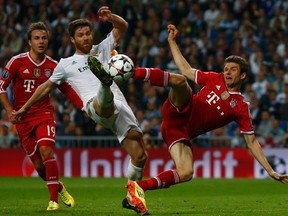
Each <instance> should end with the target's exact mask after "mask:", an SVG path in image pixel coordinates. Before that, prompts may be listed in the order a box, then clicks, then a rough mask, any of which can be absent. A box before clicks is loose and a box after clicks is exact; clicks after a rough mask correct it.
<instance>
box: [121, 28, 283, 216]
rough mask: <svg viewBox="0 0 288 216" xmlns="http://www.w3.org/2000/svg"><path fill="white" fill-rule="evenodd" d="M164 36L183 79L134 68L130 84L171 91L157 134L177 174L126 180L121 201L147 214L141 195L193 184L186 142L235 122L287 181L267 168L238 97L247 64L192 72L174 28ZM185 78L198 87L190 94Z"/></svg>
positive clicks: (256, 152) (231, 62)
mask: <svg viewBox="0 0 288 216" xmlns="http://www.w3.org/2000/svg"><path fill="white" fill-rule="evenodd" d="M168 31H169V37H168V42H169V45H170V48H171V51H172V54H173V58H174V60H175V63H176V65H177V67H178V68H179V69H180V71H181V73H182V75H184V76H182V75H179V74H173V73H171V74H170V73H167V72H165V71H162V70H160V69H157V68H136V69H135V73H134V79H142V80H146V81H149V82H150V83H151V84H152V85H156V86H170V87H171V90H170V93H169V98H168V99H167V100H166V101H165V103H164V105H163V108H162V112H163V122H162V127H161V132H162V136H163V138H164V141H165V143H167V145H168V146H169V153H170V155H171V157H172V159H173V161H174V163H175V166H176V169H175V170H167V171H164V172H162V173H160V174H159V175H157V176H156V177H153V178H150V179H147V180H142V181H137V182H136V181H129V182H128V184H127V190H128V195H127V197H126V199H124V200H123V202H126V203H128V204H129V205H130V208H131V209H133V210H135V211H136V212H137V213H140V214H141V215H146V214H147V212H148V210H147V207H146V204H145V197H144V196H145V195H144V192H145V191H147V190H154V189H160V188H168V187H170V186H171V185H174V184H178V183H182V182H186V181H190V180H191V179H192V176H193V151H192V150H191V142H190V140H191V139H193V138H195V137H197V136H198V135H200V134H202V133H205V132H207V131H210V130H212V129H215V128H219V127H222V126H224V125H226V124H228V123H229V122H232V121H235V122H237V124H238V125H239V128H240V130H241V132H242V134H243V135H244V138H245V141H246V143H247V146H248V148H249V150H250V151H251V153H252V155H253V156H254V157H255V158H256V160H257V161H258V162H259V163H260V164H261V165H262V166H263V168H264V169H265V170H266V171H267V173H268V174H269V175H270V176H271V177H272V178H273V179H275V180H277V181H280V182H282V183H286V182H288V175H279V174H278V173H276V172H275V171H274V170H273V169H272V168H271V166H270V165H269V163H268V161H267V159H266V157H265V156H264V153H263V151H262V149H261V147H260V145H259V143H258V141H257V140H256V138H255V135H254V131H253V127H252V124H251V120H250V114H249V107H248V104H247V102H245V101H244V98H243V96H242V95H241V93H240V86H241V84H242V83H243V81H244V80H245V78H246V77H247V73H248V63H247V61H246V60H245V59H243V58H241V57H239V56H229V57H228V58H226V59H225V64H224V72H223V73H214V72H206V73H203V72H202V71H200V70H197V69H195V68H192V67H191V66H190V65H189V64H188V62H187V61H186V60H185V58H184V57H183V56H182V54H181V52H180V50H179V48H178V46H177V44H176V42H175V38H176V35H177V33H178V30H177V29H176V28H175V26H174V25H168ZM186 79H190V80H192V81H194V82H195V83H197V84H199V85H201V86H203V88H202V89H201V91H200V92H199V93H198V94H196V95H193V94H192V90H191V88H190V87H189V85H188V83H187V81H186Z"/></svg>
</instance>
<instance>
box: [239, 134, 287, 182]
mask: <svg viewBox="0 0 288 216" xmlns="http://www.w3.org/2000/svg"><path fill="white" fill-rule="evenodd" d="M244 138H245V141H246V143H247V146H248V148H249V150H250V152H251V153H252V155H253V156H254V158H255V159H256V160H257V161H258V162H259V163H260V164H261V165H262V167H263V168H264V169H265V170H266V172H267V173H268V174H269V175H270V176H271V177H272V178H273V179H275V180H277V181H280V182H282V183H287V182H288V175H279V174H278V173H276V172H275V171H274V170H273V169H272V167H271V166H270V164H269V162H268V161H267V159H266V157H265V155H264V152H263V150H262V148H261V146H260V144H259V142H258V141H257V139H256V137H255V135H254V134H244Z"/></svg>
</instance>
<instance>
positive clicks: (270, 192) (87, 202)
mask: <svg viewBox="0 0 288 216" xmlns="http://www.w3.org/2000/svg"><path fill="white" fill-rule="evenodd" d="M61 180H62V181H63V182H64V183H65V185H66V187H67V189H68V190H69V192H70V193H71V194H72V195H73V196H74V198H75V201H76V206H75V207H74V208H68V207H66V206H65V205H64V204H62V203H61V202H60V209H59V210H58V211H52V212H51V211H49V212H48V211H46V208H47V206H48V201H49V200H48V199H49V196H48V190H47V188H46V185H45V183H44V182H43V181H42V180H41V179H40V178H21V177H19V178H12V177H1V178H0V183H1V187H0V215H1V216H3V215H9V216H16V215H19V216H20V215H21V216H24V215H27V216H28V215H29V216H40V215H45V216H46V215H49V216H51V215H53V216H70V215H71V216H78V215H79V216H92V215H95V216H102V215H107V216H109V215H111V216H112V215H117V216H121V215H125V216H130V215H131V216H133V215H137V214H136V213H134V212H133V211H131V210H126V209H123V208H122V206H121V202H122V199H123V198H124V197H125V195H126V189H125V183H126V179H124V178H120V179H116V178H110V179H105V178H61ZM146 202H147V206H148V209H149V210H150V212H151V214H152V215H181V216H184V215H185V216H186V215H187V216H188V215H192V216H196V215H197V216H214V215H215V216H223V215H225V216H228V215H229V216H234V215H241V216H244V215H247V216H252V215H253V216H254V215H255V216H261V215H263V216H283V215H287V214H288V184H286V185H285V184H281V183H279V182H276V181H273V180H271V179H265V180H255V179H193V180H192V181H190V182H188V183H184V184H179V185H176V186H173V187H171V188H169V189H162V190H155V191H147V192H146Z"/></svg>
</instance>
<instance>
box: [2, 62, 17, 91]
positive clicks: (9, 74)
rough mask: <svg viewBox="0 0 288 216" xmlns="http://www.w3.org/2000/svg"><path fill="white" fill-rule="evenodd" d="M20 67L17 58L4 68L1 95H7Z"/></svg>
mask: <svg viewBox="0 0 288 216" xmlns="http://www.w3.org/2000/svg"><path fill="white" fill-rule="evenodd" d="M18 67H19V65H18V62H17V60H16V59H15V57H13V58H12V59H11V60H10V61H9V62H8V63H7V65H6V66H5V67H4V69H3V71H1V77H0V94H2V93H6V89H7V87H8V86H9V85H10V83H11V80H13V78H14V76H15V74H16V73H17V71H18Z"/></svg>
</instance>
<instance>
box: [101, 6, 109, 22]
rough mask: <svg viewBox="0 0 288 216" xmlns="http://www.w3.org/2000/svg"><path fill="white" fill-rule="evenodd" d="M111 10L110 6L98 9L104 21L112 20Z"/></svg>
mask: <svg viewBox="0 0 288 216" xmlns="http://www.w3.org/2000/svg"><path fill="white" fill-rule="evenodd" d="M111 14H112V13H111V11H110V9H109V7H107V6H103V7H101V8H100V9H99V10H98V16H99V19H100V20H102V21H110V20H111Z"/></svg>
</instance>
